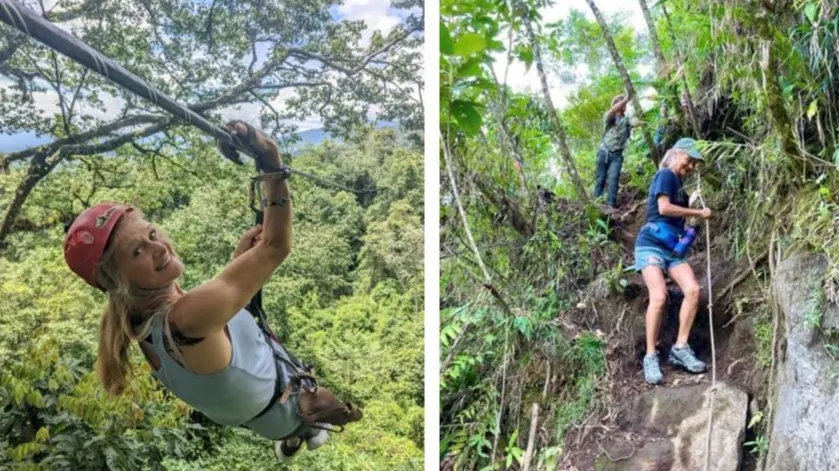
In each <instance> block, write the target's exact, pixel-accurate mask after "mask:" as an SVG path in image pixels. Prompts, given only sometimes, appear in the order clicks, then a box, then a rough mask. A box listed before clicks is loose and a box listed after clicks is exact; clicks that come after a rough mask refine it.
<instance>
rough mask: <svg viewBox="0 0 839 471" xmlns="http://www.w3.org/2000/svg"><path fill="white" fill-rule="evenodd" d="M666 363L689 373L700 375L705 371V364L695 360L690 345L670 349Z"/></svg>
mask: <svg viewBox="0 0 839 471" xmlns="http://www.w3.org/2000/svg"><path fill="white" fill-rule="evenodd" d="M668 362H669V363H670V364H671V365H673V366H680V367H682V368H684V369H686V370H687V371H689V372H691V373H702V372H704V371H705V363H703V362H701V361H700V360H699V359H698V358H696V355H694V354H693V350H692V349H691V348H690V345H685V346H684V347H681V348H676V347H675V346H674V347H673V348H671V349H670V357H669V358H668Z"/></svg>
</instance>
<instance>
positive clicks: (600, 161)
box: [594, 148, 623, 206]
mask: <svg viewBox="0 0 839 471" xmlns="http://www.w3.org/2000/svg"><path fill="white" fill-rule="evenodd" d="M595 162H596V165H597V167H596V171H595V174H594V197H595V198H597V197H599V196H600V195H602V194H603V187H604V186H607V185H608V197H607V202H608V204H609V206H615V205H616V204H617V202H618V180H619V179H620V175H621V166H622V165H623V154H622V153H615V152H609V151H607V150H606V149H603V148H600V149H599V150H598V151H597V158H596V159H595Z"/></svg>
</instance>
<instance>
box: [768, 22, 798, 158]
mask: <svg viewBox="0 0 839 471" xmlns="http://www.w3.org/2000/svg"><path fill="white" fill-rule="evenodd" d="M759 21H760V22H759V24H758V29H759V35H760V40H759V41H760V42H759V47H760V51H761V53H760V69H761V73H762V75H763V89H764V91H765V93H766V106H767V108H768V109H769V115H770V116H771V117H772V120H771V121H772V129H773V130H774V131H775V134H776V135H777V136H778V139H779V140H780V143H781V148H782V149H783V150H784V153H786V154H787V155H788V156H790V157H791V163H792V166H793V169H794V170H795V172H796V173H799V174H800V172H803V171H804V166H803V165H802V159H803V156H802V155H801V152H800V150H799V148H798V145H797V144H796V141H795V134H794V133H793V124H792V118H790V116H789V113H787V109H786V108H785V107H784V98H783V93H782V92H781V86H780V84H779V83H778V75H779V74H778V70H779V66H778V58H777V56H776V55H775V51H774V50H773V47H772V45H773V32H772V27H771V26H770V24H769V20H768V18H767V15H766V13H765V12H764V16H763V18H762V19H761V20H759Z"/></svg>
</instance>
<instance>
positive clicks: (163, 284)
mask: <svg viewBox="0 0 839 471" xmlns="http://www.w3.org/2000/svg"><path fill="white" fill-rule="evenodd" d="M227 129H228V131H229V132H230V133H231V134H234V135H238V136H240V137H241V138H242V139H244V140H245V142H247V143H248V144H249V145H250V146H252V147H254V148H256V149H258V150H259V151H260V153H261V155H263V156H265V157H264V158H265V159H266V160H267V162H268V163H269V164H271V165H272V166H273V167H276V168H279V167H280V166H281V165H282V161H281V159H280V156H279V153H278V150H277V148H276V146H275V144H273V143H272V142H271V141H269V139H268V138H267V137H265V135H263V134H262V133H260V132H256V131H255V130H253V128H250V127H249V126H248V125H246V124H245V123H243V122H241V121H234V122H231V123H229V124H228V125H227ZM220 145H221V144H220ZM222 151H224V147H222ZM264 191H265V194H266V197H267V205H266V207H265V209H264V211H263V215H264V219H263V221H264V222H263V224H262V225H261V226H257V227H254V228H252V229H249V230H248V231H247V232H245V234H244V236H243V237H242V239H241V241H240V242H239V246H238V247H237V248H236V250H235V252H234V254H233V260H232V261H231V262H230V263H229V264H228V265H227V267H226V268H225V269H224V270H223V271H222V272H221V273H220V274H219V275H218V276H216V277H215V278H214V279H212V280H210V281H207V282H206V283H204V284H202V285H200V286H198V287H196V288H194V289H192V290H190V291H184V290H183V289H181V287H180V286H179V285H178V282H177V280H178V278H180V276H181V275H182V274H183V272H184V265H183V263H182V262H181V261H180V260H179V259H178V256H177V255H176V253H175V251H174V249H173V246H172V243H171V241H170V240H169V239H168V238H167V237H166V235H165V234H164V233H163V231H162V230H160V229H159V228H158V227H157V226H155V225H154V224H151V223H149V222H148V221H146V220H145V219H144V218H143V215H142V213H141V212H140V211H139V210H138V209H136V208H132V207H128V206H125V205H121V204H116V203H102V204H99V205H96V206H94V207H92V208H89V209H87V210H86V211H84V212H83V213H82V214H81V215H80V216H79V217H78V218H76V220H75V221H74V222H73V224H72V225H71V226H70V228H69V229H68V232H67V236H66V239H65V244H64V254H65V259H66V261H67V264H68V265H69V266H70V268H71V269H72V270H73V271H74V272H75V273H76V274H78V275H79V276H80V277H81V278H83V279H84V280H85V281H86V282H87V283H88V284H90V285H92V286H94V287H95V288H98V289H100V290H102V291H104V292H105V293H107V295H108V304H107V307H106V308H105V312H104V313H103V314H102V319H101V323H100V329H99V351H98V355H97V364H96V372H97V375H98V377H99V380H100V381H101V382H102V384H103V386H104V387H105V389H106V390H107V391H108V392H109V393H110V394H112V395H120V394H122V393H123V391H124V390H125V388H126V383H127V381H128V377H129V373H130V362H129V348H130V346H131V342H132V341H136V342H137V343H138V345H139V346H140V349H141V350H142V352H143V354H144V356H145V358H146V360H147V361H148V363H149V364H150V365H151V367H152V371H153V374H154V376H155V377H156V378H158V379H159V380H160V381H161V382H162V383H163V384H164V385H165V386H166V388H168V389H169V390H170V391H171V392H172V393H173V394H174V395H175V396H177V397H179V398H180V399H182V400H183V401H184V402H186V403H187V404H189V405H190V406H191V407H193V408H195V409H196V410H198V411H200V412H202V413H203V414H204V415H206V416H207V417H208V418H210V419H211V420H213V421H215V422H217V423H219V424H223V425H228V426H245V427H247V428H249V429H251V430H253V431H255V432H256V433H258V434H259V435H261V436H263V437H266V438H269V439H272V440H277V443H276V444H275V453H276V454H277V458H278V459H280V460H285V459H290V458H291V457H292V455H294V453H296V452H297V451H298V450H299V449H300V447H301V446H302V441H303V440H305V441H306V442H307V446H308V448H309V450H314V449H315V448H317V447H319V446H321V445H323V444H324V443H325V442H326V440H327V433H326V431H325V430H317V429H313V428H310V427H307V426H305V425H304V424H303V423H302V422H301V420H300V415H299V414H298V409H297V399H298V397H297V395H292V397H290V398H289V399H288V400H287V401H276V402H274V403H273V405H272V404H271V402H272V400H273V398H274V396H275V381H276V380H277V375H278V370H277V369H276V368H277V367H276V366H275V363H274V362H275V359H274V356H273V355H274V352H272V351H271V348H270V347H269V343H268V342H266V339H265V334H263V332H262V330H260V329H259V327H258V326H257V324H256V322H254V320H253V318H252V316H251V314H250V313H249V312H248V311H247V310H245V309H244V306H246V305H247V304H248V301H249V300H250V299H251V298H252V297H253V296H254V295H255V294H256V293H257V292H258V291H259V290H260V289H261V288H262V285H263V284H264V283H265V282H266V281H267V280H268V278H269V277H270V276H271V274H273V273H274V271H275V270H276V269H277V267H279V266H280V265H281V264H282V263H283V261H284V260H285V259H286V257H288V255H289V254H290V253H291V246H292V204H291V200H292V197H291V191H290V190H289V185H288V182H287V181H286V180H285V179H284V178H283V179H274V178H266V179H265V181H264ZM276 345H278V344H276V343H274V341H273V340H272V346H275V349H276ZM280 350H281V349H278V350H277V351H280ZM283 353H284V352H283Z"/></svg>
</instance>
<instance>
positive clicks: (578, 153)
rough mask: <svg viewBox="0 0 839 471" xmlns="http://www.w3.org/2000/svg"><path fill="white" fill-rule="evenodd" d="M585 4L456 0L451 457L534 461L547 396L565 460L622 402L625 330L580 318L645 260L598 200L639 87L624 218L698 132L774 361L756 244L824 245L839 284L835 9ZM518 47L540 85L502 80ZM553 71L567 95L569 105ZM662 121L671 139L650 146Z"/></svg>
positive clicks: (449, 187)
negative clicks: (613, 386)
mask: <svg viewBox="0 0 839 471" xmlns="http://www.w3.org/2000/svg"><path fill="white" fill-rule="evenodd" d="M586 3H587V4H588V8H587V9H586V10H585V11H579V10H574V9H572V10H571V11H570V13H569V14H568V15H566V16H564V17H562V18H561V19H559V20H558V21H553V19H552V21H547V20H545V19H544V18H543V16H542V15H543V14H544V13H545V12H547V11H550V10H551V9H555V8H556V7H557V4H556V2H550V1H545V0H510V1H508V0H471V1H466V2H461V1H457V2H455V1H443V2H442V4H441V17H442V20H441V36H440V48H441V57H440V84H441V89H440V100H441V106H440V126H441V128H440V132H441V146H442V152H441V157H440V165H441V169H442V172H441V173H442V176H443V182H442V186H441V205H442V206H441V219H442V221H443V222H442V227H441V262H440V263H441V280H440V283H441V287H440V289H441V301H440V302H441V306H440V307H441V329H442V330H441V343H442V357H441V361H442V369H441V388H442V389H441V415H442V416H441V423H442V425H443V427H442V428H441V440H442V444H441V458H442V459H443V460H444V466H446V467H448V468H447V469H452V467H453V469H518V468H519V467H521V466H522V465H523V463H524V461H525V459H526V456H525V455H526V447H527V445H528V441H529V437H528V430H529V427H530V422H531V418H530V417H531V415H530V406H531V404H533V403H537V404H539V405H540V406H541V411H540V415H539V426H538V429H537V433H536V434H535V437H534V441H535V447H534V448H535V452H534V453H533V456H532V457H531V469H558V468H555V466H557V463H560V464H561V463H562V462H563V457H564V455H565V454H566V453H567V451H568V449H569V447H571V446H572V444H571V443H569V442H568V441H567V440H566V438H567V437H568V436H569V433H570V432H572V431H574V430H575V428H578V427H579V426H580V424H581V423H582V422H583V421H584V420H586V419H589V418H591V417H593V416H592V415H591V414H592V413H593V412H594V411H595V410H597V408H598V407H599V406H600V405H601V404H603V403H604V402H606V401H609V400H610V399H609V395H610V394H609V393H610V391H608V390H607V389H608V387H607V385H608V384H609V382H608V381H607V380H606V377H607V376H608V362H607V360H606V356H607V348H606V346H607V343H608V342H610V341H612V340H613V339H611V338H605V339H604V336H603V335H602V333H599V332H592V331H591V330H587V329H581V328H580V327H579V324H580V321H581V316H582V317H586V318H591V317H592V316H596V315H597V314H596V313H593V312H591V310H590V309H586V306H585V305H583V304H581V302H582V301H583V292H584V291H585V290H586V288H587V286H589V285H590V284H591V282H593V281H594V280H595V279H598V278H602V279H605V280H607V282H608V285H609V288H610V289H611V290H613V291H614V292H615V293H620V292H621V291H622V290H623V289H624V287H625V286H626V277H627V276H628V273H627V271H626V267H627V266H629V265H630V264H632V263H633V259H632V253H631V246H630V247H629V250H627V247H626V246H625V241H624V245H623V246H622V244H621V240H620V238H619V237H618V236H617V235H616V234H615V233H614V232H613V230H612V225H611V224H610V223H609V218H608V217H605V216H603V215H602V213H601V210H600V208H599V206H598V203H602V201H591V200H592V196H591V195H592V193H593V181H594V157H595V152H596V149H597V148H598V146H599V143H600V139H601V137H602V134H603V130H604V123H603V115H604V113H605V112H606V110H608V109H609V105H610V103H611V100H612V98H613V97H614V96H616V95H618V94H625V93H626V91H627V89H630V88H632V89H634V91H635V99H636V100H634V101H636V103H631V104H630V106H629V107H628V114H629V115H630V117H631V119H632V120H633V122H634V123H635V124H636V125H638V127H636V128H635V129H634V130H633V133H632V138H631V140H630V142H629V145H628V148H627V150H626V151H625V153H624V162H623V179H622V184H621V190H620V197H621V199H620V200H619V208H618V211H617V212H616V213H615V216H614V217H615V218H618V219H620V217H621V214H622V213H623V212H628V211H631V210H633V208H634V206H635V205H637V204H638V203H639V202H643V201H644V198H646V191H647V188H648V185H649V182H650V178H651V176H652V175H653V174H654V172H655V171H656V168H657V167H656V164H657V160H658V156H659V155H661V151H662V150H666V148H667V146H668V145H670V144H672V142H674V141H675V139H677V138H678V137H681V136H692V137H694V138H697V139H700V140H701V141H702V143H703V145H704V148H705V155H706V160H707V161H708V162H707V164H706V165H705V166H704V167H703V169H702V180H703V182H702V191H703V195H704V197H705V200H706V202H707V204H708V205H709V207H711V208H712V209H713V210H714V212H715V218H714V222H713V226H712V231H713V232H712V237H716V238H717V239H716V240H715V242H714V250H716V251H718V255H717V256H721V257H725V258H726V259H731V260H742V261H744V263H746V264H747V265H748V264H749V262H748V261H754V262H755V263H754V265H753V268H754V269H753V270H751V272H753V274H754V275H755V279H756V280H757V281H758V283H757V286H759V287H760V288H759V292H758V294H757V295H755V296H754V297H752V298H751V299H750V301H749V302H751V305H749V306H748V309H747V311H748V312H746V313H745V314H744V316H745V317H744V318H743V321H747V322H750V323H751V324H750V325H751V326H753V328H752V329H753V335H752V337H754V341H755V343H756V344H757V353H758V355H759V356H760V357H761V358H762V360H761V364H762V365H763V368H768V365H769V363H770V361H769V358H770V357H771V355H772V352H771V337H772V335H771V331H772V322H771V319H770V316H771V314H770V311H771V309H770V308H769V306H770V304H769V298H770V294H769V291H768V286H769V283H767V282H766V281H767V278H768V273H767V272H768V270H767V267H766V264H765V263H758V262H760V261H761V260H765V258H762V257H761V255H760V254H764V256H765V253H766V252H767V251H769V250H770V246H772V247H773V249H774V248H777V247H783V248H785V249H789V248H795V247H797V248H804V249H807V250H813V251H817V252H821V253H824V254H825V255H827V256H828V257H829V259H830V260H831V267H832V272H831V275H830V277H829V279H827V280H826V281H825V283H826V284H825V287H826V290H825V291H826V293H827V295H828V296H829V297H831V298H832V300H836V299H837V293H838V292H839V291H837V289H836V286H837V283H836V280H837V275H839V238H837V237H836V236H835V234H836V229H837V219H836V214H839V213H837V209H839V207H837V203H838V202H839V199H837V190H839V187H837V180H836V176H837V175H836V165H837V164H839V151H837V145H836V143H837V137H839V121H837V118H836V116H838V115H837V111H839V101H837V100H836V94H837V92H839V87H837V82H836V81H835V76H836V73H837V72H839V59H837V54H836V53H837V52H839V51H837V50H836V47H837V44H839V43H837V41H836V39H837V35H839V8H837V7H836V6H835V5H834V4H833V3H831V2H822V1H815V0H812V1H809V0H795V1H792V0H789V1H783V0H782V1H775V2H759V1H736V2H711V1H700V2H687V1H680V0H663V1H657V2H652V1H649V2H647V1H645V0H640V1H639V2H638V3H626V4H625V5H622V6H621V8H622V9H624V10H625V11H629V10H634V11H637V14H639V15H640V14H641V12H642V11H643V10H644V9H647V10H648V12H649V15H648V17H647V21H646V22H645V23H646V24H647V27H646V28H641V29H636V28H635V27H633V26H632V23H630V22H629V21H628V20H627V15H625V14H620V13H619V14H612V13H607V12H604V11H602V10H601V9H600V8H598V4H600V3H601V2H598V1H597V0H591V1H589V0H587V2H586ZM652 33H654V34H652ZM508 62H512V63H514V64H518V65H521V64H523V65H524V66H525V67H526V68H527V70H529V71H532V70H536V72H537V73H536V74H534V75H536V78H535V79H534V81H533V82H532V83H529V84H528V86H529V88H530V89H532V90H536V92H532V93H524V92H521V91H517V90H515V89H513V88H511V87H509V86H507V83H508V79H509V78H510V76H511V74H512V73H513V72H511V71H510V69H509V68H505V67H504V64H506V63H508ZM540 75H544V78H543V77H541V76H540ZM517 78H518V77H517ZM519 82H520V80H519ZM549 86H550V87H552V88H563V89H565V90H566V92H567V94H566V101H565V103H564V104H563V106H561V107H559V108H558V109H556V110H555V114H552V112H551V110H552V109H554V108H555V107H557V106H558V105H557V104H556V103H552V100H550V99H548V98H549V94H548V87H549ZM553 99H556V98H555V96H554V98H553ZM662 104H664V105H667V107H668V114H667V115H663V114H661V111H660V105H662ZM648 136H657V137H661V138H662V139H663V144H661V145H660V146H659V147H658V149H655V151H653V149H651V148H650V141H649V140H648ZM519 169H521V170H519ZM576 175H579V180H580V181H582V186H583V188H581V186H580V185H579V184H578V181H577V178H578V177H576ZM695 188H696V181H691V182H689V190H693V189H695ZM461 210H462V213H461ZM633 236H634V234H633ZM715 253H716V252H715ZM630 315H642V314H632V313H630ZM767 332H768V335H767ZM547 379H551V381H550V383H549V384H546V380H547ZM763 386H764V387H765V388H764V389H763V390H761V391H758V394H757V395H758V397H759V399H760V401H761V403H760V405H761V409H763V408H764V407H765V406H766V393H767V390H766V388H768V384H766V385H763ZM588 426H589V427H590V426H591V422H589V423H588ZM755 433H757V434H761V433H762V432H761V430H760V429H758V430H757V431H756V432H755ZM764 445H765V442H764ZM764 450H765V446H761V447H756V449H755V450H753V452H754V453H755V454H760V453H761V452H763V451H764Z"/></svg>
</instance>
